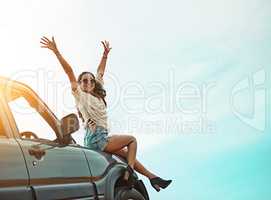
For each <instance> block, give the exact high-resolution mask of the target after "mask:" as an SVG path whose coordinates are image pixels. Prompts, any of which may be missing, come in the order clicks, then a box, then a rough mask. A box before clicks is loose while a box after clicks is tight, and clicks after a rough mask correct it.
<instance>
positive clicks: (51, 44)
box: [40, 36, 58, 53]
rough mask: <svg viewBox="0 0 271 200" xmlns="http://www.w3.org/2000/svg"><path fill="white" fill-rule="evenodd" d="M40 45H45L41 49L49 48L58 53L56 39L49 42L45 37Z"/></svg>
mask: <svg viewBox="0 0 271 200" xmlns="http://www.w3.org/2000/svg"><path fill="white" fill-rule="evenodd" d="M40 43H41V44H42V45H43V46H41V48H47V49H50V50H52V51H53V52H54V53H58V49H57V46H56V42H55V39H54V37H52V40H49V39H48V38H47V37H45V36H43V37H42V38H41V40H40Z"/></svg>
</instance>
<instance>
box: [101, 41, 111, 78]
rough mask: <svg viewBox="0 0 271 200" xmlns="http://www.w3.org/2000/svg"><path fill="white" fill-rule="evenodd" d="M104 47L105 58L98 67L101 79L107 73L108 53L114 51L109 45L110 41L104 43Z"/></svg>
mask: <svg viewBox="0 0 271 200" xmlns="http://www.w3.org/2000/svg"><path fill="white" fill-rule="evenodd" d="M102 44H103V47H104V53H103V57H102V59H101V61H100V64H99V66H98V69H97V75H99V76H100V77H103V75H104V71H105V66H106V61H107V56H108V53H109V52H110V50H111V49H112V48H111V47H110V45H109V42H108V41H106V40H105V41H102Z"/></svg>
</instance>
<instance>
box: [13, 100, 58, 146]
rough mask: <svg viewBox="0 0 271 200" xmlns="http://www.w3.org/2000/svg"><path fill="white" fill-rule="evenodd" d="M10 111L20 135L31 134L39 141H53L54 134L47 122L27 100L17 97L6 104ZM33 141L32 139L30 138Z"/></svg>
mask: <svg viewBox="0 0 271 200" xmlns="http://www.w3.org/2000/svg"><path fill="white" fill-rule="evenodd" d="M8 105H9V107H10V110H11V112H12V114H13V116H14V119H15V121H16V125H17V127H18V129H19V132H20V134H21V133H23V132H32V133H34V134H35V135H36V136H38V138H39V139H47V140H51V141H52V140H54V139H56V134H55V132H54V130H53V129H52V128H51V126H50V125H49V124H48V123H47V121H46V120H45V119H44V118H43V117H42V116H41V115H40V113H39V112H38V111H37V110H36V109H35V108H33V107H31V103H30V102H28V99H26V98H24V97H23V96H18V97H17V98H15V99H12V100H11V101H9V102H8ZM31 139H34V138H31Z"/></svg>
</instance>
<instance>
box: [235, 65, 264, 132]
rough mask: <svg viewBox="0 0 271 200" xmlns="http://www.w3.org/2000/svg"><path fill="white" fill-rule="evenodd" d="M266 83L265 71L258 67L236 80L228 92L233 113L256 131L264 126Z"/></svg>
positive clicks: (262, 129)
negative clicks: (229, 92)
mask: <svg viewBox="0 0 271 200" xmlns="http://www.w3.org/2000/svg"><path fill="white" fill-rule="evenodd" d="M266 85H267V84H266V72H265V70H264V69H260V70H258V71H256V72H254V73H252V74H251V75H249V76H247V77H245V78H243V79H241V80H240V81H238V82H237V83H236V84H235V85H234V86H233V88H232V90H231V94H230V104H231V110H232V112H233V114H234V115H235V116H236V117H237V118H238V119H240V120H241V121H242V122H243V123H245V124H247V125H248V126H250V127H252V128H254V129H256V130H258V131H265V128H266V110H267V101H266V87H267V86H266ZM244 107H246V108H245V109H244Z"/></svg>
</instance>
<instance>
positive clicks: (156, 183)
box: [150, 177, 172, 192]
mask: <svg viewBox="0 0 271 200" xmlns="http://www.w3.org/2000/svg"><path fill="white" fill-rule="evenodd" d="M150 182H151V185H152V187H153V188H154V189H155V190H156V191H157V192H159V191H160V188H163V189H165V188H166V187H167V186H168V185H169V184H170V183H171V182H172V180H164V179H162V178H160V177H155V178H151V179H150Z"/></svg>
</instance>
